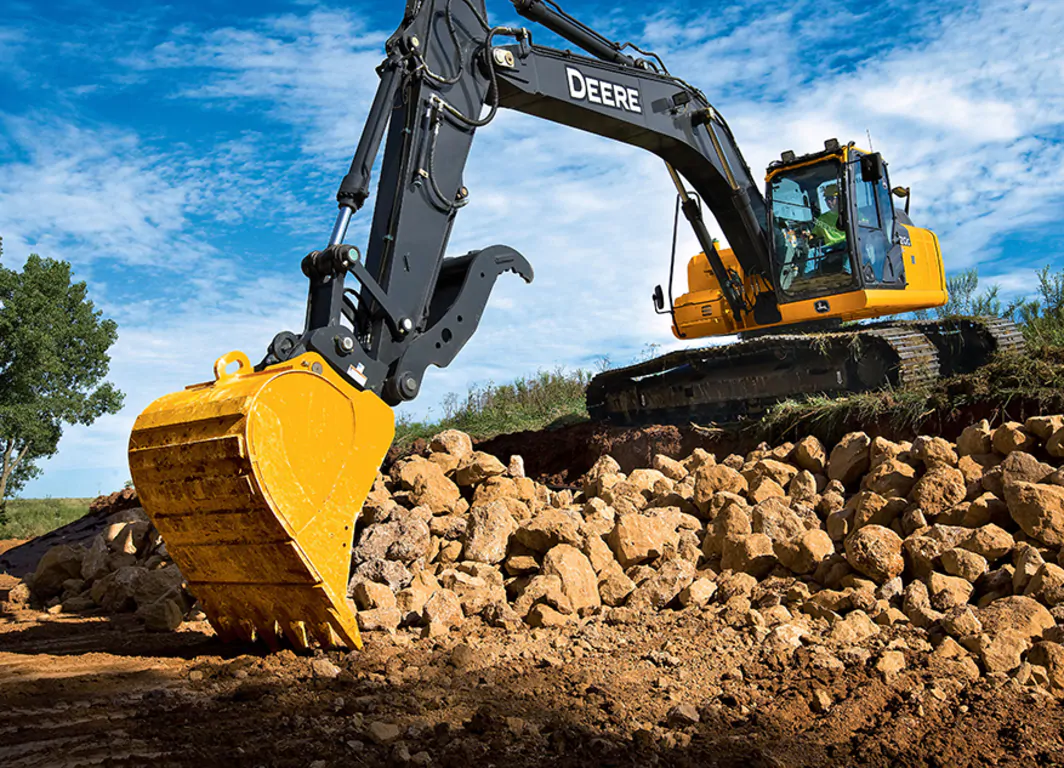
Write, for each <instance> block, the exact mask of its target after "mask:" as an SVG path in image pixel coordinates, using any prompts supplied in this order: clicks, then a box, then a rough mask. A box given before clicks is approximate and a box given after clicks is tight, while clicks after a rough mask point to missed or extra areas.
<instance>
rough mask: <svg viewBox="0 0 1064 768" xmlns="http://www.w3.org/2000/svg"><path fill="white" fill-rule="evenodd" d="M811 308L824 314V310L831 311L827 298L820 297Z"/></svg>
mask: <svg viewBox="0 0 1064 768" xmlns="http://www.w3.org/2000/svg"><path fill="white" fill-rule="evenodd" d="M813 309H815V310H816V311H817V312H819V313H820V314H824V313H825V312H830V311H831V305H830V304H828V300H827V299H821V300H820V301H818V302H817V303H816V304H814V305H813Z"/></svg>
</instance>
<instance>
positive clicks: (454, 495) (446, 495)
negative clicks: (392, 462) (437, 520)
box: [392, 456, 464, 515]
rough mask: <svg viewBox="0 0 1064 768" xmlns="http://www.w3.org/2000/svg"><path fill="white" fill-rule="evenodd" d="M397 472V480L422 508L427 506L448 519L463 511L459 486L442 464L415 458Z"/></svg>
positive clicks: (403, 464)
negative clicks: (445, 472)
mask: <svg viewBox="0 0 1064 768" xmlns="http://www.w3.org/2000/svg"><path fill="white" fill-rule="evenodd" d="M397 466H398V469H396V468H393V469H392V473H393V476H397V482H398V485H399V487H400V489H402V490H406V491H409V492H410V500H411V501H412V502H413V503H414V504H415V505H418V506H426V507H428V508H429V509H431V510H432V513H433V514H435V515H448V514H453V513H455V512H457V511H459V507H460V504H462V503H464V502H463V500H462V494H461V492H460V491H459V490H458V486H457V485H455V484H454V483H453V482H451V480H450V478H448V477H447V475H445V474H444V471H443V469H442V468H441V467H440V465H439V464H436V463H435V462H431V461H429V460H427V459H423V458H421V457H419V456H414V457H412V458H410V459H408V460H407V461H405V462H402V463H401V464H400V465H397Z"/></svg>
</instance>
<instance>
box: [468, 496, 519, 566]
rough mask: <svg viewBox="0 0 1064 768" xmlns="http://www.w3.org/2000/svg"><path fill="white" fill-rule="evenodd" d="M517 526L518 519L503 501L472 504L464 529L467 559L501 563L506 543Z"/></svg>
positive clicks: (504, 554)
mask: <svg viewBox="0 0 1064 768" xmlns="http://www.w3.org/2000/svg"><path fill="white" fill-rule="evenodd" d="M516 530H517V522H516V521H515V520H514V518H513V515H511V514H510V511H509V509H508V508H507V506H506V505H505V504H503V503H502V502H499V501H493V502H490V503H488V504H484V505H482V506H474V507H473V508H472V509H471V510H470V511H469V523H468V528H467V529H466V540H465V549H464V550H463V555H464V557H465V559H466V560H475V561H477V562H480V563H501V562H502V561H503V560H504V559H505V557H506V545H507V544H508V543H509V541H510V536H511V535H512V534H513V533H514V531H516Z"/></svg>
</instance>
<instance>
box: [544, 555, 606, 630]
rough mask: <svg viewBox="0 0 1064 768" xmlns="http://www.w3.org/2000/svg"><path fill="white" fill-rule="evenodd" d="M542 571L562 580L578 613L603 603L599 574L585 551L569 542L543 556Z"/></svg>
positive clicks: (564, 590)
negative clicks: (599, 588)
mask: <svg viewBox="0 0 1064 768" xmlns="http://www.w3.org/2000/svg"><path fill="white" fill-rule="evenodd" d="M542 572H543V573H544V574H546V575H548V576H550V575H554V576H557V577H558V578H559V579H560V580H561V585H562V591H563V592H565V595H566V597H568V598H569V602H570V604H571V605H572V607H573V610H575V611H577V612H578V613H583V612H585V611H587V610H590V609H591V608H596V607H598V606H599V605H601V604H602V600H601V598H600V597H599V591H598V576H597V575H596V574H595V569H594V568H593V567H592V566H591V561H590V560H588V559H587V556H585V555H584V553H583V552H581V551H580V550H578V549H576V548H575V547H572V546H570V545H568V544H559V545H558V546H556V547H554V548H552V549H551V550H550V551H549V552H547V554H546V555H544V557H543V570H542Z"/></svg>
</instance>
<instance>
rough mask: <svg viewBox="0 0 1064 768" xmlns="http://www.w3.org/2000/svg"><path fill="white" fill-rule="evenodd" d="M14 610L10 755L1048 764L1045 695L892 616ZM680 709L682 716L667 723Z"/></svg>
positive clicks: (26, 761) (1059, 719) (3, 636)
mask: <svg viewBox="0 0 1064 768" xmlns="http://www.w3.org/2000/svg"><path fill="white" fill-rule="evenodd" d="M0 578H4V579H6V580H5V581H3V582H2V583H0V599H3V598H5V597H6V591H7V590H8V589H10V588H11V586H12V585H13V584H14V580H13V579H10V578H8V577H0ZM9 610H14V612H13V613H7V614H4V615H2V616H0V700H2V701H3V702H4V706H3V707H2V708H0V765H4V766H6V768H22V767H23V766H45V765H47V766H81V765H107V766H117V765H143V764H146V763H147V762H148V761H150V762H151V764H152V765H159V766H164V765H197V766H200V765H237V766H245V765H246V766H314V767H315V768H321V767H323V766H334V765H335V766H341V765H345V766H346V765H384V764H389V765H390V764H396V765H401V764H408V765H440V766H460V767H461V768H468V766H470V765H482V766H490V765H507V766H523V765H574V766H575V765H616V766H625V765H636V764H638V765H692V766H694V765H697V766H815V765H832V766H899V765H900V766H910V765H911V766H917V765H933V766H958V767H959V766H976V765H1031V766H1034V765H1064V708H1062V706H1061V704H1060V703H1058V702H1057V701H1056V700H1054V699H1052V698H1051V697H1049V695H1048V694H1045V693H1044V692H1041V691H1039V690H1038V689H1033V688H1024V687H1022V686H1020V685H1018V684H1017V683H1016V681H1015V680H1012V679H1008V678H1005V677H1004V676H1001V677H1000V678H997V679H995V678H987V677H982V678H978V679H976V680H975V681H974V682H973V681H970V680H968V679H966V678H965V676H964V675H962V674H959V673H958V669H960V667H958V662H956V661H953V660H949V659H946V658H943V657H942V654H937V653H934V652H931V648H930V646H929V645H928V644H927V642H926V641H925V640H923V639H921V638H918V637H916V636H914V635H907V634H906V633H907V632H911V631H912V630H905V629H902V628H898V627H894V628H890V630H889V631H884V632H883V633H881V635H880V636H879V637H877V638H875V639H874V640H872V641H867V642H866V647H865V648H864V649H862V648H853V647H851V648H843V649H840V648H835V647H832V646H830V645H828V644H823V645H822V644H821V642H822V641H821V640H820V639H818V638H810V639H809V640H808V641H807V642H806V643H805V644H804V645H803V646H802V647H800V648H798V650H797V651H795V652H793V653H786V652H781V651H779V650H774V649H773V647H772V646H771V644H770V643H765V642H762V639H763V638H764V635H765V630H764V628H763V627H756V626H750V623H749V621H748V617H745V618H744V617H743V616H742V615H734V614H733V615H729V614H728V613H727V612H721V611H718V610H716V609H708V610H701V609H698V610H688V611H682V612H677V611H664V612H662V613H660V614H650V615H641V616H638V617H634V618H635V621H634V622H632V623H625V624H616V623H613V624H611V623H609V622H608V621H607V620H606V619H605V618H604V617H601V616H599V617H592V618H591V619H585V620H584V621H583V622H582V623H580V624H578V625H573V626H570V627H565V628H549V629H548V628H543V629H537V630H529V629H521V630H513V631H510V632H507V631H506V630H503V629H493V628H489V627H486V626H484V625H482V624H480V623H479V622H478V621H476V620H472V621H469V622H467V623H466V624H465V625H464V626H463V627H462V630H461V631H460V632H459V631H454V632H452V634H451V635H449V636H445V637H440V638H431V639H422V638H420V637H418V636H417V635H416V634H414V633H413V632H412V631H410V632H408V631H400V632H399V633H397V634H396V635H394V636H388V635H387V634H383V633H370V634H367V635H366V638H365V639H366V646H365V649H364V650H363V651H360V652H353V653H349V654H345V653H341V652H330V653H328V654H321V653H320V652H319V653H318V654H317V655H316V656H315V655H314V654H310V655H307V656H297V655H296V654H294V653H292V652H291V651H281V652H278V653H272V654H271V653H269V652H267V651H265V650H264V649H261V648H257V647H243V648H241V647H233V646H223V645H222V644H220V643H219V642H218V641H217V640H216V639H215V638H214V637H213V635H212V633H211V630H210V628H209V626H207V625H206V624H205V623H192V624H185V625H183V626H182V628H181V631H178V632H175V633H166V634H152V633H149V632H146V631H145V630H144V629H143V628H142V627H141V626H140V624H139V623H138V622H137V620H136V619H135V618H134V617H133V616H130V615H122V616H114V617H103V616H98V617H94V616H80V617H71V616H69V615H62V614H57V615H54V616H53V615H48V614H41V613H37V612H32V611H28V610H26V611H23V610H21V609H9ZM885 648H901V649H903V651H904V654H905V657H906V660H907V665H906V669H904V670H903V671H902V672H900V673H898V674H897V675H896V676H893V677H891V678H889V679H887V678H885V677H884V675H883V674H881V673H880V672H878V671H876V669H875V666H874V664H873V662H874V660H875V658H876V657H877V655H878V654H879V653H881V651H882V650H883V649H885ZM324 660H328V661H330V662H331V663H332V664H334V665H336V668H331V669H330V668H329V665H326V664H322V661H324ZM315 666H317V667H325V668H326V669H325V670H321V669H318V670H315ZM322 671H324V672H325V673H326V674H325V675H322V674H320V673H321V672H322ZM336 673H338V674H336ZM329 674H336V676H335V677H329V676H328V675H329ZM677 705H690V707H689V708H686V710H685V711H686V713H687V717H688V718H689V719H693V718H691V714H692V713H694V717H695V718H697V719H698V720H699V722H697V723H687V724H685V721H683V719H682V718H679V719H677V716H675V715H674V717H673V718H672V722H670V717H669V714H670V712H671V711H672V710H673V709H674V707H676V706H677ZM393 726H394V727H393Z"/></svg>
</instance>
